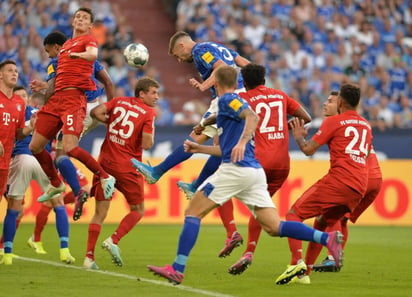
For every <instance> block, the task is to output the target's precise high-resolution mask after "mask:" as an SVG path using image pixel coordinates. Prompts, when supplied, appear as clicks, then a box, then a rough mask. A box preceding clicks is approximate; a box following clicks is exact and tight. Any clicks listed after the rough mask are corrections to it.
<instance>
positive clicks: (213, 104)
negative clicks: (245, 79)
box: [200, 88, 246, 138]
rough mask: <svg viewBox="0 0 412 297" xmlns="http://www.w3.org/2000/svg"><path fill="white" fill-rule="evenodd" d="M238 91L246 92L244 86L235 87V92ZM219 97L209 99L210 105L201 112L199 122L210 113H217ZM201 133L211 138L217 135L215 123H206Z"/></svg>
mask: <svg viewBox="0 0 412 297" xmlns="http://www.w3.org/2000/svg"><path fill="white" fill-rule="evenodd" d="M240 92H246V89H245V88H241V89H236V90H235V93H237V94H239V93H240ZM218 100H219V97H216V98H214V99H212V101H210V105H209V108H208V109H207V111H206V112H205V113H204V114H203V116H202V119H201V120H200V122H201V123H202V122H204V121H205V119H207V118H208V117H209V116H210V115H211V114H217V111H218V104H217V102H218ZM202 134H204V135H206V136H208V137H210V138H213V137H215V136H216V135H217V125H216V124H213V125H208V126H206V127H205V129H204V130H203V131H202Z"/></svg>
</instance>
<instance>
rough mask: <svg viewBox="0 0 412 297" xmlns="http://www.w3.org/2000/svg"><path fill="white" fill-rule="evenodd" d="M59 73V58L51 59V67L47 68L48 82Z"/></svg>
mask: <svg viewBox="0 0 412 297" xmlns="http://www.w3.org/2000/svg"><path fill="white" fill-rule="evenodd" d="M56 71H57V57H55V58H53V59H51V61H50V62H49V65H48V66H47V78H46V81H49V80H51V79H52V78H55V77H56Z"/></svg>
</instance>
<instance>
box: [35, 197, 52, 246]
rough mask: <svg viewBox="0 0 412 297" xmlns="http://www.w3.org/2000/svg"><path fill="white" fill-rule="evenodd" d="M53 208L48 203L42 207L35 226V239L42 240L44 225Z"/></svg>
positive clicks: (36, 240)
mask: <svg viewBox="0 0 412 297" xmlns="http://www.w3.org/2000/svg"><path fill="white" fill-rule="evenodd" d="M51 210H52V209H51V208H50V207H48V206H46V205H43V204H42V206H41V207H40V210H39V212H38V213H37V215H36V225H35V226H34V235H33V241H34V242H38V241H41V233H42V232H43V229H44V226H46V224H47V218H48V216H49V213H50V211H51Z"/></svg>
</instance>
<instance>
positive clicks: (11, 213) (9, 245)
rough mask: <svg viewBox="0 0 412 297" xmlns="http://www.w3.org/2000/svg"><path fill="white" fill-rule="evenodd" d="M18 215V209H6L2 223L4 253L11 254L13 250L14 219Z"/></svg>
mask: <svg viewBox="0 0 412 297" xmlns="http://www.w3.org/2000/svg"><path fill="white" fill-rule="evenodd" d="M18 215H19V211H18V210H15V209H7V213H6V217H5V218H4V225H3V241H4V253H6V254H11V252H12V251H13V240H14V236H15V235H16V221H17V216H18Z"/></svg>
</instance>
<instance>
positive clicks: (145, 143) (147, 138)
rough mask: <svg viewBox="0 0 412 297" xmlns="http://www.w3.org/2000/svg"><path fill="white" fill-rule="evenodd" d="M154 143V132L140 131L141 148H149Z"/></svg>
mask: <svg viewBox="0 0 412 297" xmlns="http://www.w3.org/2000/svg"><path fill="white" fill-rule="evenodd" d="M153 144H154V133H153V134H150V133H145V132H143V133H142V148H143V149H144V150H149V149H150V148H151V147H152V146H153Z"/></svg>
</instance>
